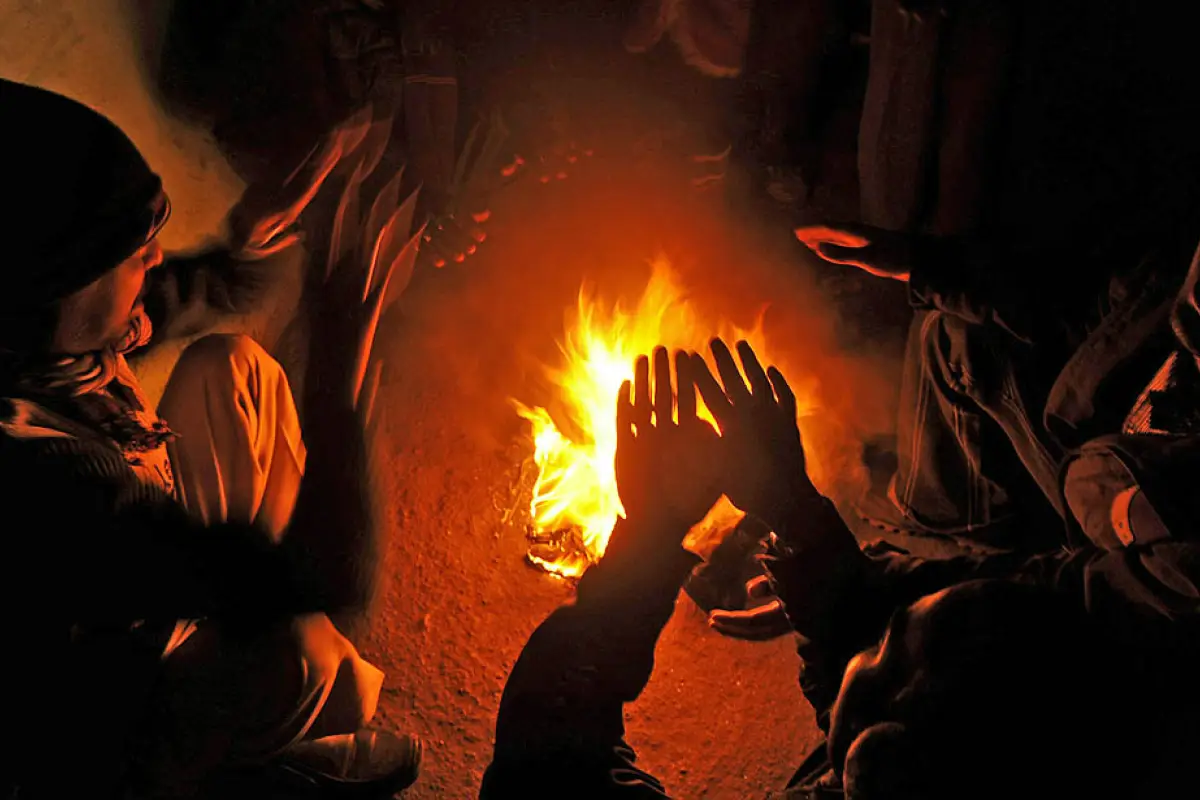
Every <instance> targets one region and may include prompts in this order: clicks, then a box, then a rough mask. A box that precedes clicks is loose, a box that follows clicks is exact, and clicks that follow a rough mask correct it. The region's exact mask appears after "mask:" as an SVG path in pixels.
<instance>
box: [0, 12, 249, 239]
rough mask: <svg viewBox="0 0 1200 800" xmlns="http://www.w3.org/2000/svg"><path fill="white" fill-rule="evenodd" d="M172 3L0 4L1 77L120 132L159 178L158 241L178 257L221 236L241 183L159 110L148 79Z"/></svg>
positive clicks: (198, 137)
mask: <svg viewBox="0 0 1200 800" xmlns="http://www.w3.org/2000/svg"><path fill="white" fill-rule="evenodd" d="M172 5H173V2H172V0H0V76H3V77H5V78H8V79H10V80H18V81H23V82H26V83H31V84H35V85H37V86H43V87H45V88H47V89H51V90H54V91H57V92H61V93H62V94H65V95H68V96H70V97H73V98H75V99H77V100H80V101H82V102H84V103H87V104H88V105H90V106H92V107H93V108H95V109H97V110H98V111H100V112H102V113H104V114H106V115H107V116H108V117H110V118H111V119H112V120H113V121H114V122H116V123H117V125H119V126H120V127H121V128H122V129H123V130H125V132H126V133H128V134H129V136H130V137H131V138H132V139H133V141H134V142H135V143H136V144H137V146H138V147H139V148H140V149H141V151H142V153H143V154H144V155H145V156H146V158H147V160H148V161H149V162H150V164H151V166H152V167H153V168H154V169H155V170H156V171H158V173H159V174H160V175H162V177H163V181H164V183H165V184H166V187H167V191H168V192H169V193H170V195H171V200H172V203H173V205H174V216H173V219H172V222H171V224H169V225H168V226H167V228H166V230H164V231H163V243H164V245H165V246H166V248H167V249H168V250H180V249H188V248H191V247H194V246H196V245H198V244H200V243H201V242H203V241H204V240H205V239H206V238H210V237H213V236H216V235H218V234H219V232H220V228H221V223H222V220H223V219H224V217H225V215H226V213H227V212H228V210H229V207H230V206H231V205H232V204H233V202H234V201H235V200H236V199H237V197H238V196H239V194H240V193H241V191H242V183H241V181H240V180H239V179H238V177H237V176H236V175H235V174H234V173H233V171H232V170H231V169H230V167H229V165H228V164H227V163H226V161H225V160H224V158H223V157H222V156H221V154H220V152H219V151H218V150H217V148H216V146H215V144H214V143H213V142H212V139H211V137H210V136H209V135H208V134H207V132H205V131H203V130H201V129H198V128H197V127H195V126H193V125H190V124H188V123H186V122H184V121H182V120H179V119H176V118H174V117H172V116H171V115H169V114H167V113H166V112H165V111H164V110H162V105H161V103H160V102H159V99H158V96H157V90H156V88H155V75H156V72H157V68H158V61H159V53H160V52H161V44H162V38H163V31H164V29H165V24H166V20H167V18H168V15H169V13H170V10H171V6H172ZM0 124H7V121H6V120H3V119H2V115H0Z"/></svg>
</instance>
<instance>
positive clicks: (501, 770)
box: [480, 523, 696, 799]
mask: <svg viewBox="0 0 1200 800" xmlns="http://www.w3.org/2000/svg"><path fill="white" fill-rule="evenodd" d="M619 524H622V523H619ZM695 564H696V558H695V557H694V556H692V555H690V554H688V553H686V552H683V551H682V550H679V551H677V552H675V553H670V554H666V555H663V554H645V553H634V552H627V553H624V552H612V551H611V549H610V552H609V553H608V554H606V555H605V556H604V558H603V559H602V560H601V562H600V563H599V564H598V565H596V566H594V567H592V568H590V569H589V570H588V571H587V572H586V573H585V574H584V576H583V578H582V579H581V580H580V582H579V586H578V592H577V597H576V600H575V602H574V603H572V604H570V605H567V606H563V607H562V608H559V609H558V610H557V611H555V612H554V613H553V614H551V615H550V616H549V617H548V618H547V619H546V620H545V621H544V622H543V623H542V624H541V625H540V626H539V627H538V628H537V630H536V631H534V633H533V635H532V636H531V637H530V639H529V642H528V643H527V644H526V645H525V648H524V650H523V651H522V652H521V656H520V657H519V658H518V659H517V663H516V665H515V666H514V667H513V670H512V673H511V674H510V675H509V678H508V683H507V684H506V686H505V689H504V695H503V697H502V699H501V701H500V712H499V715H498V717H497V721H496V746H495V752H494V756H493V760H492V763H491V765H490V766H489V767H488V770H487V774H486V775H485V776H484V780H483V787H482V789H481V794H480V796H481V797H484V798H509V797H595V798H622V799H624V798H664V797H667V793H666V790H665V789H664V788H663V785H662V784H661V783H660V782H659V781H658V780H657V779H656V778H654V776H652V775H650V774H649V773H647V772H645V771H644V770H641V769H639V768H638V767H637V766H636V765H635V759H636V755H635V753H634V751H633V749H632V748H631V747H629V745H628V744H627V743H626V742H625V738H624V737H625V725H624V716H623V715H624V712H623V709H624V704H625V703H628V702H632V701H633V700H635V699H636V698H637V697H638V695H639V694H641V692H642V689H644V688H645V686H646V683H647V681H648V680H649V679H650V673H651V671H652V669H653V667H654V648H655V645H656V643H657V641H658V636H659V634H660V633H661V632H662V629H663V627H664V626H665V625H666V623H667V620H668V619H670V617H671V613H672V612H673V611H674V609H675V600H676V597H677V596H678V594H679V588H680V586H681V585H682V583H683V581H684V579H685V578H686V577H687V575H688V573H689V572H690V571H691V569H692V568H693V567H694V566H695Z"/></svg>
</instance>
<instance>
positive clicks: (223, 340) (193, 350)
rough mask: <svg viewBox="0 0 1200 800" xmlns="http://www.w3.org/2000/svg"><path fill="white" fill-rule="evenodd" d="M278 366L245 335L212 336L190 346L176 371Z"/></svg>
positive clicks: (216, 334) (213, 334)
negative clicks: (183, 369) (230, 366)
mask: <svg viewBox="0 0 1200 800" xmlns="http://www.w3.org/2000/svg"><path fill="white" fill-rule="evenodd" d="M264 363H266V364H272V365H274V366H276V367H277V366H278V362H276V361H275V359H274V358H272V357H271V355H270V354H269V353H267V351H266V350H264V349H263V348H262V345H260V344H259V343H258V342H256V341H254V339H253V338H251V337H250V336H247V335H246V334H244V333H210V334H209V335H207V336H203V337H201V338H199V339H197V340H196V341H194V342H192V343H191V344H190V345H188V347H187V349H186V350H184V351H183V354H182V355H181V356H180V357H179V363H178V365H176V367H175V368H176V369H181V368H200V369H199V371H201V372H205V373H211V372H216V371H219V368H223V367H225V365H233V366H235V367H237V366H242V367H243V368H247V367H252V366H257V365H259V364H264Z"/></svg>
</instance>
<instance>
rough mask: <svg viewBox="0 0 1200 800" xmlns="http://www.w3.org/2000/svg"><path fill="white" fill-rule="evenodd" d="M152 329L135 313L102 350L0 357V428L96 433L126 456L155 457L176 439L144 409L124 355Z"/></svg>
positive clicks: (17, 431) (16, 432)
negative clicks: (41, 356) (1, 402)
mask: <svg viewBox="0 0 1200 800" xmlns="http://www.w3.org/2000/svg"><path fill="white" fill-rule="evenodd" d="M152 334H153V325H152V324H151V322H150V318H149V317H148V316H146V313H145V311H143V310H139V311H138V313H137V314H135V315H134V317H133V319H132V320H131V321H130V326H129V330H128V331H127V332H126V334H125V335H124V336H123V337H122V338H121V340H120V341H118V342H115V343H113V344H111V345H109V346H108V347H105V348H104V349H102V350H96V351H93V352H90V353H84V354H81V355H71V356H60V357H54V358H51V359H47V360H37V359H22V358H19V357H18V356H16V355H15V354H13V353H10V352H3V351H0V397H4V398H5V399H6V400H7V402H6V406H7V408H6V409H3V410H0V426H2V427H3V428H4V429H5V430H6V431H7V432H8V433H9V434H10V435H16V436H30V435H33V434H32V433H31V432H32V431H34V430H40V431H56V432H58V433H60V434H64V435H69V436H79V435H80V434H81V433H83V431H82V430H81V429H80V428H81V426H82V428H83V429H86V430H89V431H91V432H93V435H94V434H95V433H99V434H101V435H102V436H104V437H105V438H107V439H110V440H111V441H112V443H113V444H115V445H116V447H117V448H118V449H119V450H120V451H121V452H122V453H123V454H124V455H125V456H126V458H127V459H130V460H136V454H141V453H150V452H153V451H157V450H158V449H159V448H161V447H162V446H163V445H164V444H166V443H167V442H169V441H171V440H172V439H174V438H175V437H176V435H175V433H174V432H172V431H171V429H170V428H169V427H168V426H167V424H166V422H165V421H164V420H161V419H159V418H158V417H157V416H156V415H154V414H153V413H151V412H150V411H149V410H148V409H147V408H146V401H145V398H144V396H143V395H142V392H141V390H140V389H139V388H138V383H137V379H136V378H135V377H134V375H133V372H132V370H130V368H129V365H128V363H127V362H126V361H125V354H126V353H129V352H131V351H133V350H136V349H138V348H139V347H143V346H144V345H146V344H147V343H148V342H149V341H150V337H151V335H152Z"/></svg>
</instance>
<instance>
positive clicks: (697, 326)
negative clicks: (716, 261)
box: [514, 257, 803, 577]
mask: <svg viewBox="0 0 1200 800" xmlns="http://www.w3.org/2000/svg"><path fill="white" fill-rule="evenodd" d="M652 267H653V269H652V272H651V276H650V279H649V282H648V283H647V285H646V289H645V291H644V292H643V294H642V297H641V299H640V300H639V301H638V303H637V305H636V306H635V307H633V308H625V307H623V306H622V305H621V304H620V303H617V304H615V305H614V306H613V307H612V308H611V309H605V307H604V306H602V304H601V303H600V302H599V300H598V298H597V297H596V296H595V295H594V294H593V293H592V292H591V291H589V289H588V288H587V287H584V288H583V289H582V290H580V293H579V302H578V305H577V307H576V309H575V310H574V313H573V315H572V316H571V318H569V319H568V321H567V329H566V333H565V336H564V338H563V339H562V340H561V341H560V342H559V349H560V351H561V353H562V364H561V366H559V367H557V368H547V372H548V377H549V378H550V379H551V382H552V383H553V385H554V387H555V389H556V390H557V392H558V393H559V395H560V396H559V397H558V398H557V400H558V401H560V402H561V409H562V411H561V413H560V414H559V416H558V420H557V421H556V420H555V418H554V417H552V416H551V413H550V411H548V410H547V409H546V408H544V407H541V406H535V407H529V406H526V405H524V404H523V403H520V402H516V401H514V405H515V407H516V409H517V413H519V414H520V415H521V416H522V417H523V418H525V419H527V420H529V422H530V423H531V425H532V429H533V442H534V460H535V462H536V464H537V467H538V477H537V480H536V483H535V485H534V490H533V500H532V506H531V514H532V518H533V524H534V534H535V536H536V535H539V534H541V535H553V534H556V533H558V534H561V533H567V532H569V533H570V534H572V535H573V537H574V538H573V541H574V542H575V546H574V547H569V548H566V549H559V550H557V551H555V552H554V554H553V555H547V554H540V555H539V553H538V552H537V551H536V550H531V551H530V555H529V558H530V560H531V561H533V562H534V563H535V564H537V565H539V566H541V567H543V568H544V569H546V570H548V571H550V572H552V573H554V574H557V575H561V576H564V577H574V576H577V575H580V574H582V572H583V571H584V569H586V568H587V566H588V565H589V564H590V563H592V562H594V561H595V560H597V559H598V558H600V556H602V555H603V554H604V550H605V548H606V547H607V545H608V538H609V536H610V534H611V533H612V530H613V526H614V525H615V524H616V521H617V517H618V516H620V515H622V514H623V509H622V508H621V500H620V497H619V496H618V493H617V483H616V475H615V472H614V466H613V459H614V456H615V454H616V447H617V426H616V404H617V403H616V401H617V391H618V390H619V389H620V386H621V383H622V382H624V381H626V380H632V378H633V365H634V361H635V359H636V358H637V356H639V355H644V354H649V353H650V352H651V351H652V350H653V348H654V347H656V346H658V345H660V344H661V345H664V346H666V347H667V348H668V349H672V350H673V349H676V348H686V349H689V350H695V351H697V352H701V353H705V354H707V345H708V342H709V341H710V340H711V339H712V338H713V337H714V336H721V337H722V338H725V339H727V340H730V341H732V340H734V339H746V340H748V341H749V342H750V343H751V344H752V345H753V346H754V348H755V350H756V351H757V352H758V354H759V355H760V356H763V357H769V356H768V350H767V348H766V343H765V341H764V339H763V335H762V330H761V328H762V325H761V319H760V321H759V324H757V325H756V326H755V328H754V329H753V330H743V329H740V328H737V327H735V326H733V325H729V324H725V323H718V324H708V323H706V322H705V321H704V320H701V319H700V318H699V316H698V314H697V312H696V310H695V309H694V308H693V306H692V305H691V304H690V303H689V302H688V301H687V299H686V297H685V294H684V291H683V288H682V286H681V284H680V281H679V279H678V276H677V275H676V273H675V272H674V271H673V269H672V268H671V265H670V264H669V263H668V261H667V260H666V259H665V258H663V257H659V258H658V259H656V260H655V261H654V262H653V265H652ZM801 400H803V398H801ZM552 405H554V407H555V408H556V409H558V408H560V406H559V405H558V404H557V403H555V404H552ZM701 415H702V416H704V417H705V418H706V419H708V420H709V421H710V422H711V421H712V418H711V416H710V415H708V412H707V409H705V408H703V404H702V403H701ZM564 427H565V428H568V429H569V430H570V431H571V433H570V434H568V433H565V432H564V430H563V428H564ZM740 518H741V512H739V511H738V510H737V509H735V508H734V507H733V506H732V505H730V504H729V503H728V501H727V500H724V499H722V502H721V503H719V504H718V505H717V507H716V508H714V509H713V511H712V512H711V513H710V514H709V516H708V517H707V518H706V519H705V520H704V521H703V522H701V523H700V524H699V525H697V526H696V528H694V529H693V531H692V532H691V534H690V535H689V540H688V542H685V544H688V543H691V544H692V545H696V544H699V543H701V542H702V541H703V540H705V539H708V538H711V537H712V536H713V535H716V534H719V533H722V532H725V531H728V530H729V529H731V528H732V527H733V525H734V524H735V523H736V522H737V521H738V520H739V519H740Z"/></svg>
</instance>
